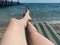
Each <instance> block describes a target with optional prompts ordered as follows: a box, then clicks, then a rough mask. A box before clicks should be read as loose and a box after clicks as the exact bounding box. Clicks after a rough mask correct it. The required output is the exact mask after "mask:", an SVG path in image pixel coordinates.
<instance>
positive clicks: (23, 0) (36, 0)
mask: <svg viewBox="0 0 60 45" xmlns="http://www.w3.org/2000/svg"><path fill="white" fill-rule="evenodd" d="M13 1H17V0H13ZM19 1H20V2H21V3H60V0H19Z"/></svg>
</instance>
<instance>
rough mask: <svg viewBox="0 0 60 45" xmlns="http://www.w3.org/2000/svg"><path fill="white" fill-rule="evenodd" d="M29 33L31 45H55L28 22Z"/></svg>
mask: <svg viewBox="0 0 60 45" xmlns="http://www.w3.org/2000/svg"><path fill="white" fill-rule="evenodd" d="M28 31H29V36H30V37H29V39H30V40H29V41H30V45H54V44H53V43H52V42H51V41H49V40H48V39H47V38H45V37H44V36H42V35H41V34H40V33H38V31H37V30H36V28H35V27H34V26H33V25H32V24H31V22H28Z"/></svg>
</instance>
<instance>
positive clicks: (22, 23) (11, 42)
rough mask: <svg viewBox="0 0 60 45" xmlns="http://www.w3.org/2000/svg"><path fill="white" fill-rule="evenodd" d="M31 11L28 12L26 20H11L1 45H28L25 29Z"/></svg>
mask: <svg viewBox="0 0 60 45" xmlns="http://www.w3.org/2000/svg"><path fill="white" fill-rule="evenodd" d="M28 14H29V11H27V12H26V14H25V16H24V18H22V19H20V20H17V19H15V18H13V19H11V21H10V23H9V25H8V28H7V29H6V32H5V34H4V36H3V38H2V41H1V45H27V42H26V38H25V27H26V25H27V21H28V20H30V19H31V18H30V17H29V15H28Z"/></svg>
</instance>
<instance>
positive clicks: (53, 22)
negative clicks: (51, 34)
mask: <svg viewBox="0 0 60 45" xmlns="http://www.w3.org/2000/svg"><path fill="white" fill-rule="evenodd" d="M48 23H49V24H60V20H59V21H49V22H48Z"/></svg>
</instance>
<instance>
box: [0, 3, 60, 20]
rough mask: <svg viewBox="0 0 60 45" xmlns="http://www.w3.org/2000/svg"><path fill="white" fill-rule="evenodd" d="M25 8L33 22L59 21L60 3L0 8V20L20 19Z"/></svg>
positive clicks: (27, 4)
mask: <svg viewBox="0 0 60 45" xmlns="http://www.w3.org/2000/svg"><path fill="white" fill-rule="evenodd" d="M26 6H29V8H30V16H31V17H32V19H33V20H36V21H37V20H41V21H51V20H60V3H30V4H29V3H24V4H21V5H17V6H9V7H3V8H0V20H3V21H6V20H9V19H10V18H12V17H14V18H22V15H23V13H24V12H25V8H26Z"/></svg>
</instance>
